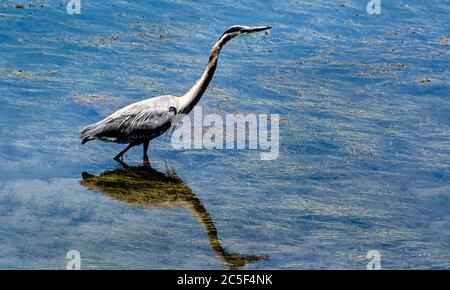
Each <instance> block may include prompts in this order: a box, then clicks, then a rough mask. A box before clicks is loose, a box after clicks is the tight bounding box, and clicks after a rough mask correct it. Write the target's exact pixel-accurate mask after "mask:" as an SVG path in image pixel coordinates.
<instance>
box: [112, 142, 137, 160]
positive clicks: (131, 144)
mask: <svg viewBox="0 0 450 290" xmlns="http://www.w3.org/2000/svg"><path fill="white" fill-rule="evenodd" d="M134 146H136V144H134V143H130V144H128V146H127V148H125V149H123V150H122V151H120V153H119V154H117V155H116V157H114V160H116V161H119V160H121V158H122V156H123V154H125V153H127V151H128V150H130V149H131V148H133V147H134ZM119 162H120V161H119Z"/></svg>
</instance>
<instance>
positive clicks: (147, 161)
mask: <svg viewBox="0 0 450 290" xmlns="http://www.w3.org/2000/svg"><path fill="white" fill-rule="evenodd" d="M142 166H144V167H150V160H149V159H148V156H144V161H143V162H142Z"/></svg>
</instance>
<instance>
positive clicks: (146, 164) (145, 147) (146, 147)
mask: <svg viewBox="0 0 450 290" xmlns="http://www.w3.org/2000/svg"><path fill="white" fill-rule="evenodd" d="M149 143H150V140H147V141H144V166H149V165H150V161H149V160H148V155H147V151H148V145H149Z"/></svg>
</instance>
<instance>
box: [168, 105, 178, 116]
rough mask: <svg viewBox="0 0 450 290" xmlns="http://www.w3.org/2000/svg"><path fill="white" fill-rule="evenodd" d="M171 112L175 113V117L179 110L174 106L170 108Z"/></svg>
mask: <svg viewBox="0 0 450 290" xmlns="http://www.w3.org/2000/svg"><path fill="white" fill-rule="evenodd" d="M169 112H174V113H175V115H176V114H177V108H175V107H173V106H172V107H170V108H169Z"/></svg>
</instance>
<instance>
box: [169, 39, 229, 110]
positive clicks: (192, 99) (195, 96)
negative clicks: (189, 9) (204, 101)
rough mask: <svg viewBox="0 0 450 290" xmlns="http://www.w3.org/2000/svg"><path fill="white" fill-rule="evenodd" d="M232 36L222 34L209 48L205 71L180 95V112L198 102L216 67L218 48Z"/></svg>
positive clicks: (191, 107) (189, 108) (190, 108)
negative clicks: (209, 52)
mask: <svg viewBox="0 0 450 290" xmlns="http://www.w3.org/2000/svg"><path fill="white" fill-rule="evenodd" d="M231 38H232V37H231V36H230V35H223V36H222V37H221V38H220V39H219V40H218V41H217V42H216V44H214V46H213V48H212V49H211V54H210V55H209V61H208V65H207V66H206V69H205V72H204V73H203V75H202V76H201V77H200V79H199V80H198V81H197V82H196V83H195V85H194V86H193V87H192V88H191V89H190V90H189V91H188V92H187V93H186V94H185V95H184V96H182V97H181V100H180V103H181V109H180V110H178V111H179V112H180V113H183V114H188V113H189V112H190V111H191V110H192V109H193V108H194V106H195V105H196V104H197V103H198V101H199V100H200V98H201V97H202V96H203V94H204V93H205V91H206V88H207V87H208V85H209V83H210V82H211V79H212V78H213V76H214V72H215V71H216V67H217V60H218V59H219V54H220V50H221V49H222V47H223V46H224V45H225V43H227V42H228V41H229V40H230V39H231Z"/></svg>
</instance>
